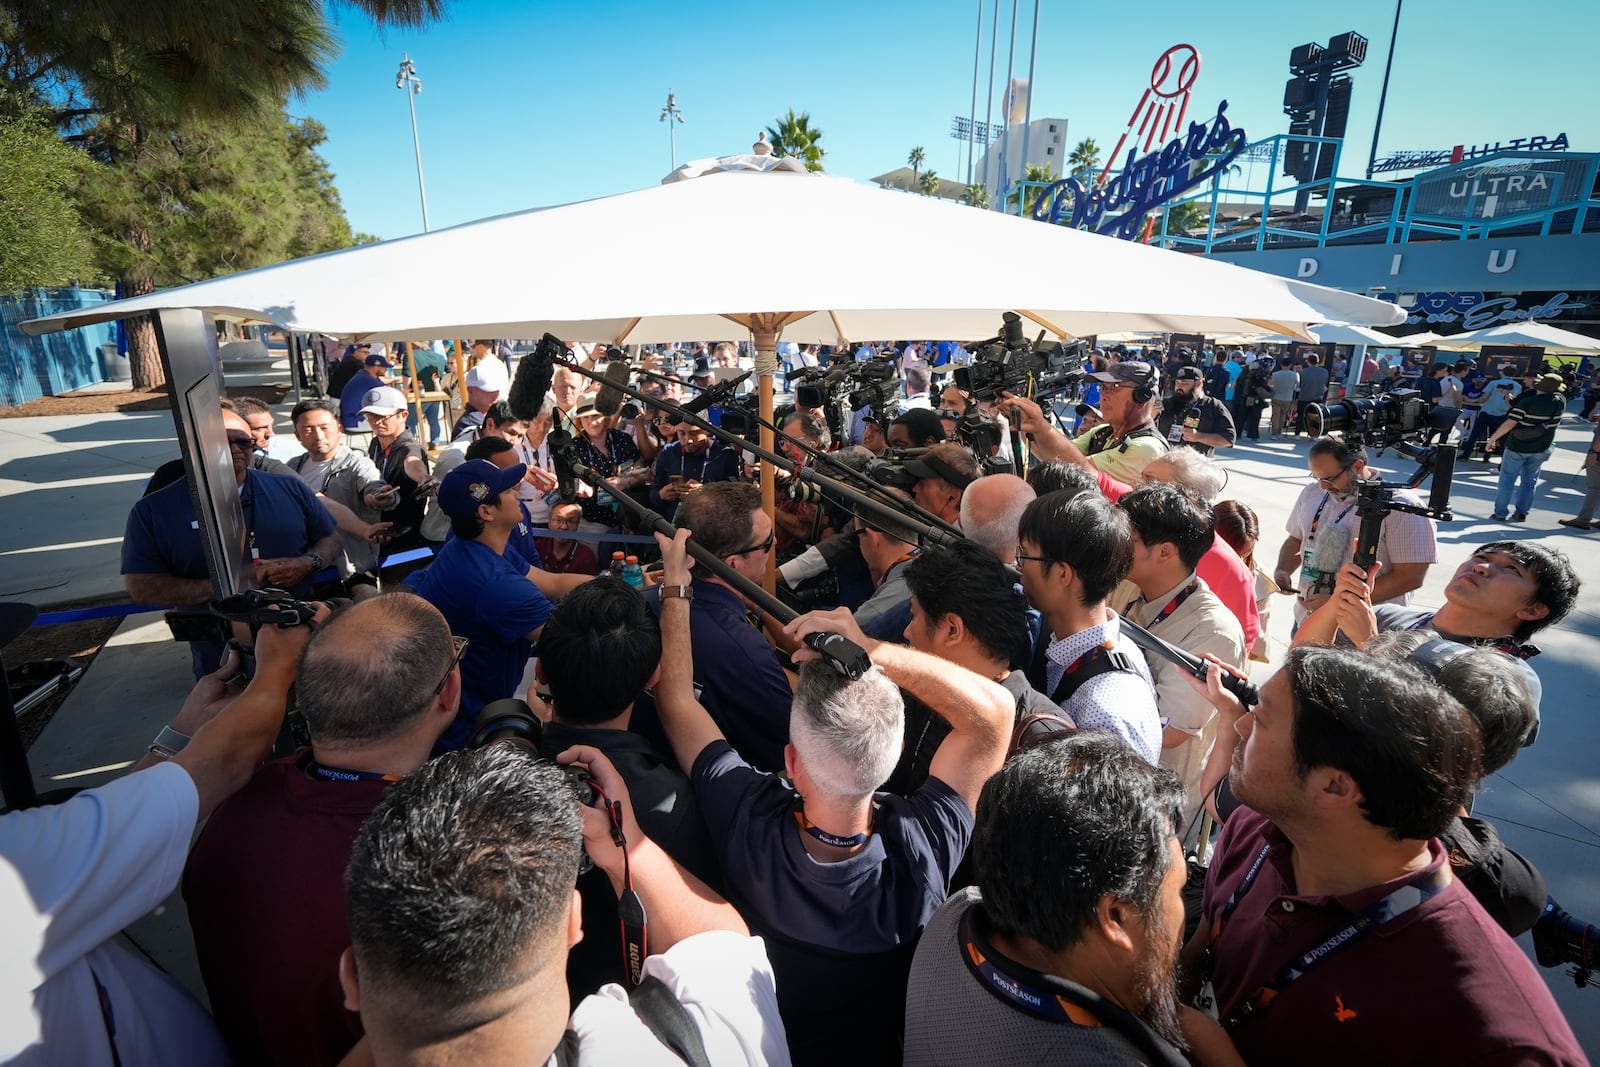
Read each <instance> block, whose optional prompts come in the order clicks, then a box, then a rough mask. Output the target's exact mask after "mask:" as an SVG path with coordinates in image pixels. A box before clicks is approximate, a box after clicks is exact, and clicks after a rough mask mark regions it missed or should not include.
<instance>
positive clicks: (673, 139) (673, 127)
mask: <svg viewBox="0 0 1600 1067" xmlns="http://www.w3.org/2000/svg"><path fill="white" fill-rule="evenodd" d="M659 121H661V122H665V123H666V124H667V141H668V148H669V151H670V152H671V153H672V155H671V156H670V157H669V158H670V159H671V160H672V166H671V167H670V168H668V169H669V170H677V169H678V123H680V122H682V121H683V112H682V111H679V110H678V98H677V96H676V95H674V94H673V92H672V90H671V89H668V90H667V106H666V107H664V108H662V109H661V118H660V120H659Z"/></svg>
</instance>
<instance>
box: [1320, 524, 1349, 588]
mask: <svg viewBox="0 0 1600 1067" xmlns="http://www.w3.org/2000/svg"><path fill="white" fill-rule="evenodd" d="M1354 550H1355V545H1354V543H1353V538H1351V536H1350V531H1349V530H1347V529H1345V528H1344V527H1343V526H1324V527H1322V528H1321V529H1319V530H1318V531H1317V542H1316V545H1315V546H1313V547H1312V549H1311V567H1312V569H1313V570H1315V571H1316V572H1317V574H1318V576H1319V577H1318V579H1317V581H1316V582H1315V583H1314V587H1313V589H1312V592H1313V593H1317V594H1321V593H1328V592H1332V591H1333V580H1334V579H1335V578H1336V577H1338V575H1339V568H1340V567H1343V566H1344V565H1345V564H1346V563H1349V562H1350V554H1351V553H1352V552H1353V551H1354Z"/></svg>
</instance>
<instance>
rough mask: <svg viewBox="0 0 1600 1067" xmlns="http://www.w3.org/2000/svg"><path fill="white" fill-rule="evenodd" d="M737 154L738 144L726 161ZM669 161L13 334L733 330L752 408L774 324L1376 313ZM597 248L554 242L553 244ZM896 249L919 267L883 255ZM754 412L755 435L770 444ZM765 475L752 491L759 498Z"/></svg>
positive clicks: (1149, 255) (698, 333) (1089, 323)
mask: <svg viewBox="0 0 1600 1067" xmlns="http://www.w3.org/2000/svg"><path fill="white" fill-rule="evenodd" d="M747 158H748V157H741V158H740V160H739V161H738V166H740V167H744V166H746V165H747V164H746V163H745V162H744V160H745V159H747ZM706 169H707V170H709V171H710V173H705V174H704V175H703V176H700V177H689V178H687V179H686V180H677V179H678V178H683V177H684V176H683V175H681V174H680V175H677V176H676V177H675V178H674V180H671V181H669V182H667V183H664V184H662V185H660V186H656V187H653V188H649V189H643V190H639V191H636V192H631V193H622V194H620V195H617V196H609V197H602V198H600V199H596V200H586V201H581V202H578V203H573V204H567V205H563V206H560V207H551V208H538V209H533V210H529V211H523V212H518V213H516V214H511V215H502V216H499V217H496V218H490V219H483V220H481V221H478V222H470V223H466V224H464V225H461V226H455V227H452V228H450V229H446V230H437V231H434V232H432V233H427V234H421V235H417V236H413V237H405V238H400V239H397V240H392V241H385V242H381V243H379V244H372V245H363V246H360V247H357V248H348V249H343V250H341V251H338V252H329V253H325V254H323V255H320V256H313V257H310V258H308V259H302V260H294V261H291V262H288V263H280V264H277V265H276V266H271V267H262V268H259V269H256V270H250V271H244V272H242V273H239V274H234V275H229V276H227V277H223V278H217V279H213V280H211V281H205V282H197V283H195V284H192V285H185V286H180V287H178V288H175V289H168V290H165V291H162V292H159V293H153V294H151V295H148V296H142V297H134V298H132V299H129V300H120V301H114V302H111V303H108V304H101V305H98V306H96V307H93V308H85V309H81V310H78V311H72V312H67V313H63V314H60V315H52V316H48V317H46V318H41V319H35V320H33V321H31V322H28V323H25V324H23V329H24V330H25V331H26V332H29V333H34V334H39V333H46V332H49V331H53V330H62V329H68V328H71V327H75V326H83V325H88V324H90V323H94V322H103V321H106V320H108V319H115V318H124V317H127V316H130V315H135V314H138V313H141V312H146V311H152V310H155V309H157V308H199V309H203V310H208V311H211V312H212V313H213V314H216V315H220V316H224V317H231V318H235V319H238V320H240V321H244V322H261V323H271V324H275V325H277V326H279V327H281V328H284V329H286V330H292V331H296V332H313V333H322V334H328V335H331V336H335V337H345V338H359V339H366V340H397V341H398V340H408V339H412V338H424V337H517V338H529V337H538V336H540V335H542V334H543V333H545V332H546V331H548V332H551V333H554V334H556V335H557V336H559V337H562V338H565V339H567V340H579V341H606V342H610V343H612V344H618V345H621V344H629V343H650V342H661V341H680V340H693V339H703V340H710V339H715V338H726V337H728V336H729V335H730V334H731V333H733V332H734V331H733V330H732V329H730V327H731V326H735V325H736V326H737V327H738V328H739V331H740V332H743V331H745V330H748V331H749V332H750V334H751V337H752V339H753V340H754V341H755V345H756V348H757V351H758V356H757V361H756V366H757V370H758V372H759V373H760V374H761V379H762V389H761V408H762V411H761V413H762V415H763V416H764V417H765V418H767V419H768V420H769V421H770V418H771V413H772V411H771V405H772V387H771V376H772V372H773V371H774V370H775V369H776V366H777V360H776V356H775V355H774V354H773V353H774V349H775V347H776V342H777V339H778V336H779V335H780V334H781V335H782V336H783V337H784V338H785V339H787V340H790V341H801V342H817V343H826V344H842V343H845V342H848V341H861V340H871V339H884V338H896V337H905V336H917V337H937V338H940V339H944V340H954V341H963V340H972V339H976V338H984V337H990V336H993V335H994V334H996V333H998V332H999V327H1000V314H1001V313H1002V312H1005V311H1015V312H1017V313H1018V314H1020V315H1021V316H1023V318H1024V319H1026V320H1029V321H1030V322H1031V323H1032V324H1033V326H1035V327H1037V328H1038V329H1041V330H1044V331H1047V332H1049V333H1053V334H1056V335H1058V336H1084V335H1089V334H1101V333H1114V332H1118V331H1124V330H1154V331H1160V332H1179V333H1205V334H1218V333H1234V332H1238V331H1241V330H1244V329H1247V328H1254V329H1258V330H1264V331H1266V332H1269V333H1289V334H1293V335H1296V336H1301V337H1304V336H1306V335H1305V327H1306V325H1307V324H1308V323H1312V322H1329V321H1334V322H1358V323H1359V322H1370V323H1379V324H1392V323H1396V322H1399V321H1401V319H1402V318H1403V317H1404V312H1403V311H1402V310H1401V309H1400V308H1398V307H1396V306H1395V305H1393V304H1387V303H1384V302H1382V301H1378V300H1372V299H1369V298H1367V297H1364V296H1357V295H1354V294H1352V293H1346V292H1341V291H1339V290H1336V289H1328V288H1324V287H1322V286H1318V285H1311V284H1309V283H1306V282H1301V281H1296V280H1293V279H1287V278H1280V277H1277V276H1275V275H1270V274H1263V273H1260V272H1257V271H1251V270H1247V269H1245V268H1242V267H1235V266H1232V265H1230V264H1226V263H1222V262H1220V261H1216V260H1208V259H1202V258H1199V257H1197V256H1187V255H1183V254H1181V253H1177V252H1170V251H1165V250H1162V249H1156V248H1151V247H1149V246H1146V245H1142V244H1139V243H1137V242H1132V241H1122V240H1117V239H1115V238H1109V237H1103V236H1099V235H1096V234H1091V233H1087V232H1084V231H1081V230H1073V229H1068V228H1065V227H1061V226H1049V225H1044V224H1041V223H1038V222H1035V221H1033V220H1031V219H1023V218H1019V217H1016V216H1012V215H1005V214H1002V213H999V212H992V211H976V210H973V209H971V208H968V207H964V206H961V205H959V204H951V203H945V202H942V201H938V200H935V199H933V198H931V197H922V196H906V195H905V194H904V193H899V192H893V191H889V190H884V189H874V188H869V187H867V186H862V185H856V184H855V183H853V182H850V181H848V180H845V179H841V178H832V177H825V176H821V175H814V174H807V173H792V172H789V171H787V170H786V169H774V170H769V171H751V170H731V171H730V170H725V169H720V168H717V167H715V166H713V167H708V168H706ZM597 246H598V247H602V248H608V249H612V250H615V252H616V254H615V255H611V256H608V257H606V258H605V259H604V260H597V259H593V258H591V259H587V260H584V261H581V262H575V261H574V260H573V259H572V258H571V256H570V250H571V249H574V248H586V249H592V248H595V247H597ZM889 251H893V252H895V253H896V254H897V255H898V256H901V257H902V262H903V257H904V255H906V254H915V255H916V261H917V262H918V263H919V264H922V265H923V266H922V267H921V269H915V270H905V269H886V267H885V264H884V262H883V259H882V255H883V254H884V253H886V252H889ZM771 443H772V438H771V434H770V431H768V430H765V429H763V431H762V444H763V445H764V446H767V447H769V448H770V447H771ZM771 486H772V478H771V477H770V475H769V476H768V477H765V478H764V479H763V496H764V497H765V498H766V499H765V501H764V503H766V505H767V507H768V510H769V511H770V510H771V505H772V499H771Z"/></svg>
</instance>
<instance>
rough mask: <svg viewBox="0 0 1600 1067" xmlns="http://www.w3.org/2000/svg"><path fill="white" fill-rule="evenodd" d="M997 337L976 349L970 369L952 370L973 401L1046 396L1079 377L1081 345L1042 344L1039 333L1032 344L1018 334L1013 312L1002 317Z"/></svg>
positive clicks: (1083, 357) (1085, 352)
mask: <svg viewBox="0 0 1600 1067" xmlns="http://www.w3.org/2000/svg"><path fill="white" fill-rule="evenodd" d="M1002 318H1003V319H1004V325H1003V326H1002V327H1001V330H1000V336H998V337H991V338H990V339H989V340H987V341H984V342H982V343H981V344H978V345H976V346H975V347H974V348H973V350H972V365H971V366H970V367H957V368H956V385H957V387H959V388H960V389H961V391H962V392H964V393H966V394H968V395H969V396H971V397H972V398H973V399H974V400H982V401H989V400H993V399H994V398H995V397H996V396H997V395H999V394H1000V393H1029V394H1031V395H1033V396H1035V397H1040V396H1048V395H1050V394H1052V393H1059V392H1062V391H1064V390H1065V389H1067V388H1068V387H1069V386H1070V385H1072V383H1074V382H1076V381H1079V380H1080V379H1082V377H1083V368H1084V366H1085V365H1086V364H1087V363H1088V362H1089V346H1088V345H1087V344H1086V343H1085V342H1083V341H1074V342H1073V343H1072V344H1070V345H1062V344H1060V343H1059V342H1056V341H1051V342H1049V343H1046V342H1045V340H1044V333H1043V332H1042V331H1041V332H1040V334H1039V337H1038V339H1036V340H1035V341H1034V342H1033V343H1032V344H1029V343H1028V339H1027V338H1026V337H1024V336H1023V333H1022V317H1021V316H1020V315H1018V314H1017V313H1016V312H1014V311H1008V312H1006V313H1005V315H1003V316H1002Z"/></svg>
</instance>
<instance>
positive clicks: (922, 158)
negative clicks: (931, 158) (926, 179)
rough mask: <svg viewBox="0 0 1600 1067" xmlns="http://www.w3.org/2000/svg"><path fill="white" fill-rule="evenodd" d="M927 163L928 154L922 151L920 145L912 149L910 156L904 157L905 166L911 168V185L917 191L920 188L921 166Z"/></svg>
mask: <svg viewBox="0 0 1600 1067" xmlns="http://www.w3.org/2000/svg"><path fill="white" fill-rule="evenodd" d="M927 161H928V154H927V153H926V152H924V151H923V150H922V146H921V145H918V146H917V147H915V148H913V149H912V150H911V154H910V155H908V156H906V166H908V167H910V168H911V184H912V185H914V186H916V187H917V188H919V189H920V188H922V165H923V164H924V163H926V162H927Z"/></svg>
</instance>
